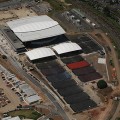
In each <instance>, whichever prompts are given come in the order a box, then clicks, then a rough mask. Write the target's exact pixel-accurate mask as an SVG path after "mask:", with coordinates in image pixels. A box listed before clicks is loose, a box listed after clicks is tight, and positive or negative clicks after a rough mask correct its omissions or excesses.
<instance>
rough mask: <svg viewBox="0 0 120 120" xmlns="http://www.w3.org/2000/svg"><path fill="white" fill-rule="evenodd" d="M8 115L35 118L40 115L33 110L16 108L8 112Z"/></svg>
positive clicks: (35, 119)
mask: <svg viewBox="0 0 120 120" xmlns="http://www.w3.org/2000/svg"><path fill="white" fill-rule="evenodd" d="M8 114H9V115H10V116H13V117H14V116H19V117H20V118H29V119H34V120H37V118H39V117H40V116H42V115H41V114H40V113H38V112H36V111H35V110H26V109H25V110H18V111H12V112H9V113H8Z"/></svg>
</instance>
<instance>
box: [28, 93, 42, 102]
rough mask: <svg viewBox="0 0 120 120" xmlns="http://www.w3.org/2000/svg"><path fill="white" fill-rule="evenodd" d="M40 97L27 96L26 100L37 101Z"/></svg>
mask: <svg viewBox="0 0 120 120" xmlns="http://www.w3.org/2000/svg"><path fill="white" fill-rule="evenodd" d="M39 100H40V97H39V96H38V95H32V96H30V97H26V101H27V102H28V103H29V104H30V103H33V102H36V101H39Z"/></svg>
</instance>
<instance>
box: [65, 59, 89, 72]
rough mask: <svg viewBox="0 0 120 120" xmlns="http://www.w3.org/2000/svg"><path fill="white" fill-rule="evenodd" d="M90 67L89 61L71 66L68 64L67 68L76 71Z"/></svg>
mask: <svg viewBox="0 0 120 120" xmlns="http://www.w3.org/2000/svg"><path fill="white" fill-rule="evenodd" d="M86 66H89V63H88V62H87V61H80V62H75V63H71V64H67V67H68V68H70V69H72V70H74V69H78V68H82V67H86Z"/></svg>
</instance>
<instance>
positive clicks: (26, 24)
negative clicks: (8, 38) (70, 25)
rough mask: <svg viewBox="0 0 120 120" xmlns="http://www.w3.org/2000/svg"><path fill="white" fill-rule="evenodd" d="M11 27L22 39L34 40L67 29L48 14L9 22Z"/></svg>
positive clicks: (51, 35)
mask: <svg viewBox="0 0 120 120" xmlns="http://www.w3.org/2000/svg"><path fill="white" fill-rule="evenodd" d="M7 24H8V26H9V27H10V29H11V30H12V31H13V32H14V33H15V34H16V36H17V37H18V38H19V39H20V40H21V41H22V42H27V41H33V40H39V39H43V38H48V37H53V36H57V35H61V34H64V33H65V31H64V30H63V28H62V27H61V26H60V25H59V23H58V22H56V21H54V20H53V19H51V18H50V17H48V16H47V15H42V16H32V17H25V18H20V19H17V20H12V21H9V22H7Z"/></svg>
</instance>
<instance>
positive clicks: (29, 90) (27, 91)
mask: <svg viewBox="0 0 120 120" xmlns="http://www.w3.org/2000/svg"><path fill="white" fill-rule="evenodd" d="M23 92H24V93H25V94H26V95H27V96H28V97H29V96H31V95H35V94H36V92H35V91H34V90H33V89H32V88H31V87H29V88H28V89H24V90H23Z"/></svg>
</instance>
